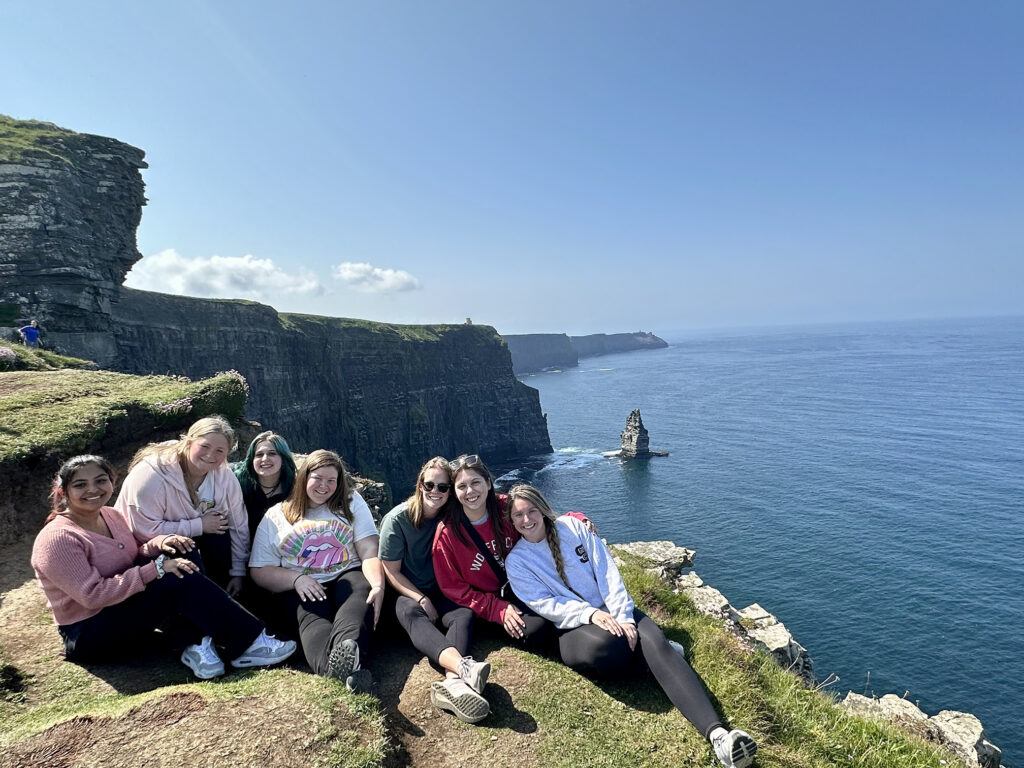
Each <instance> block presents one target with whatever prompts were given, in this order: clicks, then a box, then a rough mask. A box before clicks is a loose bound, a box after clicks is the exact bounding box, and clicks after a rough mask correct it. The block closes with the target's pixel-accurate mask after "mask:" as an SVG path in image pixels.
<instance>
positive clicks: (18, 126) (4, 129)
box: [0, 115, 76, 163]
mask: <svg viewBox="0 0 1024 768" xmlns="http://www.w3.org/2000/svg"><path fill="white" fill-rule="evenodd" d="M74 136H76V134H75V133H74V131H69V130H66V129H64V128H59V127H57V126H56V125H54V124H53V123H44V122H39V121H36V120H15V119H14V118H12V117H8V116H7V115H0V162H9V163H13V162H17V161H18V160H20V159H21V158H22V157H23V156H24V154H25V153H26V152H28V151H42V152H45V153H46V154H48V155H51V156H53V157H54V158H55V159H61V160H65V161H66V160H67V158H66V157H63V156H61V155H60V154H58V153H57V151H55V150H54V148H53V140H54V139H68V138H71V137H74Z"/></svg>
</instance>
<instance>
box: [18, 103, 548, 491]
mask: <svg viewBox="0 0 1024 768" xmlns="http://www.w3.org/2000/svg"><path fill="white" fill-rule="evenodd" d="M143 157H144V155H143V152H142V151H141V150H138V149H135V148H134V147H130V146H128V145H126V144H122V143H121V142H118V141H114V140H112V139H106V138H103V137H99V136H88V135H83V134H76V133H73V132H71V131H66V130H63V129H61V128H57V127H56V126H53V125H50V124H48V123H34V122H26V121H16V120H12V119H10V118H6V117H2V116H0V309H2V310H3V312H2V313H0V315H2V316H10V317H36V318H38V319H39V321H40V325H42V326H43V329H44V332H45V336H44V339H45V341H46V342H47V344H48V346H51V347H55V348H57V349H58V350H59V351H63V352H65V353H67V354H71V355H75V356H78V357H84V358H87V359H90V360H94V361H96V362H97V363H98V364H99V365H100V366H101V367H104V368H111V369H114V370H120V371H124V372H128V373H160V374H167V373H170V374H181V375H185V376H188V377H192V378H196V377H203V376H209V375H211V374H214V373H216V372H218V371H224V370H229V369H232V368H233V369H235V370H237V371H239V372H241V373H242V374H243V375H244V376H245V377H246V379H247V380H248V382H249V387H250V397H249V405H248V408H247V415H248V416H249V418H253V419H257V420H259V421H261V422H263V423H264V424H265V425H266V426H267V427H268V428H273V429H276V430H278V431H280V432H281V433H282V434H284V435H285V436H286V437H287V438H288V439H289V440H290V441H291V443H292V445H293V447H294V448H295V449H297V450H299V451H308V450H312V449H314V448H333V449H336V450H338V451H339V452H340V453H341V454H342V455H343V456H344V458H345V459H346V461H347V462H348V463H349V465H350V466H351V467H352V468H353V469H355V470H356V471H358V472H360V473H362V474H364V475H366V476H367V477H371V478H374V479H384V480H387V481H388V482H389V483H390V484H391V485H392V488H393V490H394V493H395V498H401V496H402V495H403V494H405V493H406V492H408V491H410V490H411V486H412V483H413V482H414V480H415V477H416V472H417V471H418V470H419V467H420V466H421V464H422V463H423V462H424V461H426V460H427V459H428V458H430V457H431V456H434V455H437V454H441V455H445V456H454V455H455V454H457V453H460V452H473V453H480V454H482V455H483V456H484V457H485V458H486V459H487V460H488V461H499V460H505V459H511V458H516V457H520V456H527V455H531V454H536V453H544V452H549V451H550V450H551V443H550V441H549V440H548V433H547V423H546V421H545V418H544V416H543V414H542V413H541V410H540V400H539V396H538V394H537V391H536V390H534V389H531V388H530V387H527V386H525V385H524V384H521V383H520V382H518V381H517V380H516V379H515V376H514V375H513V373H512V366H511V359H510V357H509V353H508V349H507V348H506V346H505V345H504V344H503V343H502V341H501V338H500V337H499V336H498V335H497V333H496V332H495V331H494V329H493V328H490V327H488V326H470V325H465V326H464V325H458V326H447V325H446V326H396V325H387V324H383V323H370V322H364V321H361V320H347V319H343V318H325V317H313V316H308V315H284V314H281V315H279V314H278V313H277V312H276V311H275V310H274V309H272V308H271V307H267V306H264V305H260V304H255V303H253V302H241V301H214V300H204V299H192V298H186V297H181V296H168V295H164V294H158V293H149V292H144V291H135V290H131V289H128V288H124V287H123V286H122V283H123V280H124V276H125V275H126V274H127V272H128V271H129V270H130V269H131V267H132V265H133V264H134V263H135V261H137V260H138V259H139V258H140V255H139V253H138V250H137V248H136V244H135V243H136V241H135V230H136V227H137V226H138V223H139V221H140V218H141V210H142V206H143V205H144V204H145V197H144V196H143V189H144V187H143V183H142V177H141V174H140V172H139V171H140V169H141V168H145V167H146V164H145V163H144V162H143Z"/></svg>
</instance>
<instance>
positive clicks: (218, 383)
mask: <svg viewBox="0 0 1024 768" xmlns="http://www.w3.org/2000/svg"><path fill="white" fill-rule="evenodd" d="M246 395H247V386H246V384H245V380H244V379H243V378H242V377H241V376H240V375H238V374H237V373H224V374H220V375H218V376H216V377H213V378H210V379H204V380H202V381H197V382H191V381H188V380H187V379H181V378H174V377H170V376H132V375H129V374H123V373H113V372H110V371H78V370H58V371H47V372H40V371H17V372H11V373H0V436H2V437H3V440H0V463H2V462H4V461H8V460H18V459H23V458H25V457H27V456H30V455H34V454H42V453H47V452H50V451H57V452H60V453H63V454H72V453H75V452H79V451H82V450H85V449H87V448H88V447H89V446H90V445H92V444H93V443H94V442H95V441H96V440H97V439H98V438H100V437H102V436H104V435H107V434H108V433H109V432H110V431H111V430H112V429H116V428H118V427H121V426H123V427H124V428H125V429H130V428H131V427H132V426H133V421H136V420H138V421H141V422H143V423H145V422H147V421H148V422H149V423H150V424H151V425H156V426H159V425H165V426H175V425H177V424H179V423H183V420H184V422H191V421H194V420H195V419H197V418H200V417H202V416H207V415H210V414H213V413H219V414H221V415H223V416H225V417H226V418H228V419H229V420H235V419H238V418H241V416H242V413H243V410H244V407H245V399H246ZM139 417H142V418H141V419H140V418H139ZM119 422H120V423H119Z"/></svg>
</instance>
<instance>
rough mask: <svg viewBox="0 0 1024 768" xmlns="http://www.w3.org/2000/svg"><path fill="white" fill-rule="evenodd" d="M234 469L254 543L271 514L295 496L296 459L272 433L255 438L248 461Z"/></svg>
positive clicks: (234, 466) (261, 434) (281, 440)
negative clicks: (273, 507) (261, 524)
mask: <svg viewBox="0 0 1024 768" xmlns="http://www.w3.org/2000/svg"><path fill="white" fill-rule="evenodd" d="M231 469H233V470H234V472H235V476H236V477H237V478H238V482H239V484H240V485H241V486H242V498H243V500H244V501H245V511H246V513H247V514H248V516H249V541H250V542H252V539H253V537H254V536H255V535H256V529H257V528H259V525H260V520H262V519H263V515H265V514H266V513H267V510H268V509H270V508H271V507H272V506H274V505H275V504H279V503H280V502H282V501H284V500H285V499H287V498H288V496H289V495H290V494H291V492H292V488H293V487H294V486H295V458H294V457H293V456H292V450H291V448H289V447H288V441H287V440H285V439H284V438H283V437H281V436H280V435H279V434H277V433H276V432H273V431H270V430H268V431H266V432H260V433H259V434H258V435H256V437H255V438H253V441H252V442H251V443H249V450H248V451H246V454H245V459H243V460H242V461H238V462H235V463H234V464H232V465H231Z"/></svg>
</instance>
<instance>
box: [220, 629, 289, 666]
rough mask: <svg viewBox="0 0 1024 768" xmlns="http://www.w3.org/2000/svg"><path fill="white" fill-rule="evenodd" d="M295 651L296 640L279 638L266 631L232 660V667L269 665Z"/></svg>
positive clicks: (278, 661)
mask: <svg viewBox="0 0 1024 768" xmlns="http://www.w3.org/2000/svg"><path fill="white" fill-rule="evenodd" d="M293 653H295V641H294V640H278V639H277V638H276V637H274V636H273V635H268V634H267V633H266V631H263V632H260V636H259V637H257V638H256V639H255V640H253V641H252V645H250V646H249V647H248V648H247V649H246V650H245V653H243V654H242V655H241V656H239V657H238V658H237V659H234V660H233V661H232V662H231V666H232V667H269V666H271V665H273V664H278V663H280V662H282V661H284V660H285V659H287V658H288V657H289V656H291V655H292V654H293Z"/></svg>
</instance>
